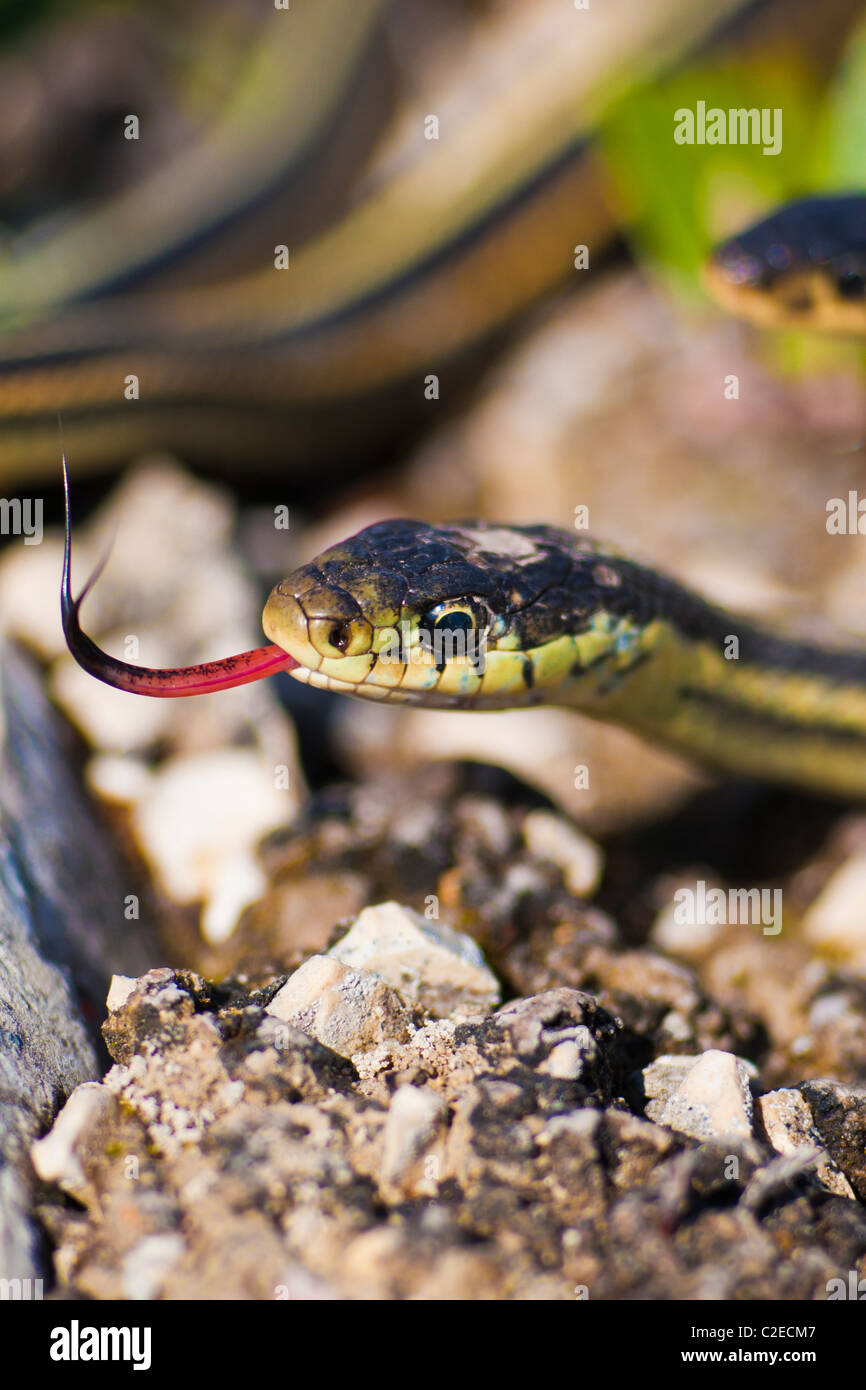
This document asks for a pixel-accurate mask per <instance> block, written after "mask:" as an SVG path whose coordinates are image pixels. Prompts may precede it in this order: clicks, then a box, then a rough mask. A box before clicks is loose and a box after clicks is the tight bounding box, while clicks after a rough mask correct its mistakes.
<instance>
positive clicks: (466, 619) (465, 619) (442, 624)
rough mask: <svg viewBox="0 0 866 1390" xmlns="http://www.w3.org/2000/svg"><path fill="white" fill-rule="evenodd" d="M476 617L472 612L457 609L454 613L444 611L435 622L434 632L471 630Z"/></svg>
mask: <svg viewBox="0 0 866 1390" xmlns="http://www.w3.org/2000/svg"><path fill="white" fill-rule="evenodd" d="M474 627H475V619H474V618H473V616H472V614H471V613H464V612H463V611H462V610H460V609H455V610H454V612H453V613H442V614H440V616H439V617H438V618H437V619H436V620H435V622H434V623H433V631H434V632H471V631H472V630H473V628H474Z"/></svg>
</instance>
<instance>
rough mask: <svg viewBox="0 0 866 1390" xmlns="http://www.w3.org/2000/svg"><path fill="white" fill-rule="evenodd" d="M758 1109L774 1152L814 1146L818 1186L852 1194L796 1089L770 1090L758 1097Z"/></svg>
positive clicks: (849, 1195) (851, 1195) (794, 1151)
mask: <svg viewBox="0 0 866 1390" xmlns="http://www.w3.org/2000/svg"><path fill="white" fill-rule="evenodd" d="M757 1110H758V1115H759V1116H760V1119H761V1123H762V1124H763V1126H764V1133H765V1134H766V1136H767V1139H768V1140H769V1142H770V1144H771V1145H772V1147H773V1148H774V1149H775V1150H776V1153H779V1154H788V1155H789V1154H796V1153H797V1151H798V1150H801V1149H804V1148H806V1149H809V1148H813V1149H816V1150H817V1154H816V1158H815V1169H814V1172H815V1177H816V1178H817V1179H818V1181H819V1182H820V1184H821V1186H822V1187H826V1188H827V1191H828V1192H835V1193H836V1194H837V1195H838V1196H840V1197H853V1196H854V1192H853V1189H852V1187H851V1184H850V1183H849V1181H848V1179H847V1178H846V1177H845V1174H844V1173H842V1172H840V1171H839V1168H838V1167H837V1166H836V1164H835V1163H834V1162H833V1160H832V1159H831V1158H830V1155H829V1154H828V1153H827V1150H826V1149H825V1148H824V1145H823V1143H822V1141H821V1136H820V1135H819V1133H818V1131H817V1129H816V1128H815V1122H814V1120H813V1119H812V1112H811V1110H810V1109H809V1107H808V1105H807V1104H806V1101H805V1100H804V1099H803V1096H802V1095H801V1094H800V1092H799V1091H794V1090H790V1089H785V1090H781V1091H769V1092H768V1093H767V1094H766V1095H765V1096H760V1097H759V1098H758V1101H757Z"/></svg>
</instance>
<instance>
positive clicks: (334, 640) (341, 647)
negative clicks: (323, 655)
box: [328, 623, 352, 652]
mask: <svg viewBox="0 0 866 1390" xmlns="http://www.w3.org/2000/svg"><path fill="white" fill-rule="evenodd" d="M351 640H352V634H351V632H350V631H349V628H348V625H347V624H346V623H337V624H336V625H335V626H334V627H332V628H331V631H330V632H329V633H328V642H329V643H330V645H331V646H332V647H336V648H337V651H338V652H344V651H345V650H346V648H347V647H348V645H349V643H350V641H351Z"/></svg>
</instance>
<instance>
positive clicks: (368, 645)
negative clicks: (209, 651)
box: [262, 520, 624, 710]
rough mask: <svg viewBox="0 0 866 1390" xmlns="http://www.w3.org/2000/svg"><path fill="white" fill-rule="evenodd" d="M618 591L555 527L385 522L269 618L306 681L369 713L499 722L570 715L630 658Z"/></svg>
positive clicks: (321, 565) (589, 552) (286, 595)
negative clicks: (390, 705) (581, 686)
mask: <svg viewBox="0 0 866 1390" xmlns="http://www.w3.org/2000/svg"><path fill="white" fill-rule="evenodd" d="M618 583H619V578H618V575H617V573H616V571H615V569H614V568H613V567H612V565H610V564H605V563H604V562H603V559H602V557H601V556H600V554H599V552H598V551H597V549H596V548H595V547H593V546H592V545H591V543H589V542H581V541H579V540H578V539H576V538H575V539H574V541H572V540H571V538H570V537H568V536H567V534H566V533H563V532H561V531H556V530H555V529H553V528H551V527H545V526H534V527H521V526H498V525H495V524H491V523H486V522H467V523H463V524H461V525H453V526H433V525H430V524H429V523H427V522H422V521H406V520H400V521H386V522H379V523H377V524H376V525H374V526H369V527H367V528H366V529H365V530H363V531H360V532H359V533H358V534H357V535H356V536H352V537H351V538H350V539H349V540H347V541H343V542H341V543H340V544H339V545H336V546H333V547H332V548H331V549H329V550H326V551H324V552H323V554H321V555H319V556H318V557H317V558H316V559H315V560H314V561H312V563H310V564H308V565H304V566H303V567H302V568H300V569H298V570H296V571H295V572H294V573H293V574H291V575H289V576H288V577H287V578H286V579H284V580H283V581H282V582H281V583H280V584H278V585H277V586H276V588H275V589H274V590H273V591H272V593H271V595H270V598H269V599H268V602H267V604H266V606H265V610H264V614H263V616H262V626H263V628H264V630H265V634H266V636H267V637H268V638H270V640H271V641H272V642H273V643H275V644H276V645H278V646H280V647H282V648H283V649H284V650H285V651H286V652H288V653H289V654H290V655H291V656H292V657H293V658H294V660H295V662H296V663H297V665H296V666H295V667H294V668H293V669H292V672H291V674H292V675H293V676H294V677H295V679H297V680H301V681H304V682H306V683H307V684H309V685H314V686H318V687H320V688H323V689H327V690H333V691H339V692H341V693H343V694H348V695H357V696H360V697H362V698H365V699H370V700H387V701H392V702H401V703H411V704H423V705H426V706H431V707H439V708H458V709H459V708H463V709H472V710H476V709H495V708H508V707H513V706H526V705H532V704H541V703H544V702H547V701H554V700H556V701H561V700H562V696H563V687H564V684H565V683H566V682H567V681H568V680H569V679H570V678H571V677H572V676H573V673H574V671H575V670H576V669H577V670H583V669H585V668H586V667H588V666H589V665H593V664H595V663H596V661H597V660H600V659H602V658H604V657H605V656H611V657H616V658H617V659H619V657H620V656H621V653H622V651H623V650H624V643H623V638H622V631H621V630H620V629H621V628H622V623H620V622H618V620H617V619H616V618H614V617H612V616H611V615H610V614H609V613H608V612H607V611H606V610H605V608H604V596H605V595H606V594H609V593H610V592H611V590H612V588H616V587H617V585H618Z"/></svg>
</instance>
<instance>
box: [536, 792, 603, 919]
mask: <svg viewBox="0 0 866 1390" xmlns="http://www.w3.org/2000/svg"><path fill="white" fill-rule="evenodd" d="M523 838H524V840H525V842H526V847H527V849H528V850H529V852H530V853H531V854H533V855H535V857H536V858H537V859H549V860H550V862H551V863H552V864H555V865H556V866H557V868H559V869H561V870H562V876H563V878H564V880H565V885H566V887H567V888H568V890H569V892H571V893H574V895H575V897H578V898H585V897H589V895H590V894H592V893H594V892H595V890H596V888H597V887H598V885H599V882H600V880H601V872H602V867H603V862H604V861H603V858H602V853H601V850H600V849H599V847H598V845H597V844H595V843H594V841H593V840H590V838H589V836H588V835H583V834H581V832H580V831H579V830H576V829H575V827H574V826H573V825H569V824H568V822H567V821H565V820H563V819H562V817H561V816H555V815H553V814H552V812H550V811H530V812H529V815H528V816H526V818H525V819H524V822H523Z"/></svg>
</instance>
